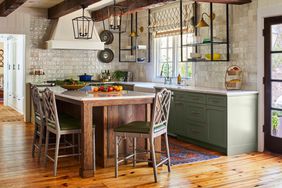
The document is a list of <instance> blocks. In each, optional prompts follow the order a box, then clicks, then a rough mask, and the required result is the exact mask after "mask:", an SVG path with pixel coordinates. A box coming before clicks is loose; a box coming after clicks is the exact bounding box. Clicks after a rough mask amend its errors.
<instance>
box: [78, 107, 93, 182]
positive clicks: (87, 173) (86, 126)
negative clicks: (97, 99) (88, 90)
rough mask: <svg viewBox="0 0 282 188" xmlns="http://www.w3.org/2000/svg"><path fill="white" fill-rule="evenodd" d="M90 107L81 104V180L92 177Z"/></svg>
mask: <svg viewBox="0 0 282 188" xmlns="http://www.w3.org/2000/svg"><path fill="white" fill-rule="evenodd" d="M92 118H93V117H92V106H91V105H90V104H88V103H87V102H82V104H81V147H82V148H81V158H80V176H81V177H82V178H87V177H92V176H94V165H93V164H94V163H93V162H94V161H93V155H92V153H93V142H92V141H93V137H92V136H93V135H92V132H93V131H92V129H93V128H92V126H93V125H92V124H93V123H92V122H93V121H92Z"/></svg>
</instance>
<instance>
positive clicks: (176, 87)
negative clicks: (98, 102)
mask: <svg viewBox="0 0 282 188" xmlns="http://www.w3.org/2000/svg"><path fill="white" fill-rule="evenodd" d="M120 83H121V84H130V85H134V87H139V88H151V89H154V88H158V89H159V88H167V89H171V90H176V91H187V92H197V93H206V94H216V95H227V96H235V95H249V94H258V91H251V90H226V89H217V88H208V87H194V86H183V85H175V84H171V85H169V84H163V83H153V82H120Z"/></svg>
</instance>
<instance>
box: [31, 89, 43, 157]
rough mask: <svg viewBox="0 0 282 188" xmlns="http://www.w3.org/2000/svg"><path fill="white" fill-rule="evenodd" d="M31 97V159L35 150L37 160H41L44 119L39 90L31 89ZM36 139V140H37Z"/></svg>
mask: <svg viewBox="0 0 282 188" xmlns="http://www.w3.org/2000/svg"><path fill="white" fill-rule="evenodd" d="M31 97H32V103H33V109H34V133H33V142H32V157H33V158H34V154H35V149H37V150H38V160H39V161H40V158H41V150H42V142H43V139H44V129H45V117H44V113H43V108H42V100H41V96H40V93H39V89H38V88H37V87H36V86H32V87H31ZM37 138H38V139H37Z"/></svg>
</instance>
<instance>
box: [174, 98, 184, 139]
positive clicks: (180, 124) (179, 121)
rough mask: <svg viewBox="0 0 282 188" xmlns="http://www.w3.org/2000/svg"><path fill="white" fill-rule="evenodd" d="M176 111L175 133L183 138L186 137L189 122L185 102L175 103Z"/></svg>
mask: <svg viewBox="0 0 282 188" xmlns="http://www.w3.org/2000/svg"><path fill="white" fill-rule="evenodd" d="M174 107H175V108H174V109H175V110H174V111H175V133H176V134H178V135H181V136H185V135H186V128H187V121H186V116H185V111H186V109H187V105H186V103H184V102H178V101H174Z"/></svg>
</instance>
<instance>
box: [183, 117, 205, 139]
mask: <svg viewBox="0 0 282 188" xmlns="http://www.w3.org/2000/svg"><path fill="white" fill-rule="evenodd" d="M186 136H187V137H188V138H191V139H194V140H200V141H203V142H207V141H208V128H207V125H206V124H201V123H198V122H193V121H189V122H188V127H187V135H186Z"/></svg>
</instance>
